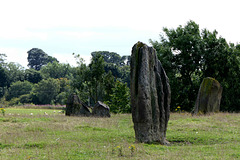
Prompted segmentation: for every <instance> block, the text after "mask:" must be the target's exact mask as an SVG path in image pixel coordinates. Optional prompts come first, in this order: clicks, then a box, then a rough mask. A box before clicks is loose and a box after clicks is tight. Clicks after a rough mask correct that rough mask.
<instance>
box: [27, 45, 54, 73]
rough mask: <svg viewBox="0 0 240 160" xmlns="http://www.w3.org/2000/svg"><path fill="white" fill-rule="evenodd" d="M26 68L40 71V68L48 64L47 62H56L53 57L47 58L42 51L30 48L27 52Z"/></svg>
mask: <svg viewBox="0 0 240 160" xmlns="http://www.w3.org/2000/svg"><path fill="white" fill-rule="evenodd" d="M27 53H28V57H27V59H28V66H29V67H30V68H33V69H35V70H37V71H39V70H40V69H41V67H42V66H44V65H46V64H48V63H49V62H50V63H52V62H54V61H57V62H58V60H57V59H56V58H54V57H51V56H48V55H47V54H46V53H45V52H44V51H43V50H41V49H38V48H32V49H31V50H29V51H28V52H27Z"/></svg>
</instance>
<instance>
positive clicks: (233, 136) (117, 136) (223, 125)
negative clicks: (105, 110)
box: [0, 108, 240, 160]
mask: <svg viewBox="0 0 240 160" xmlns="http://www.w3.org/2000/svg"><path fill="white" fill-rule="evenodd" d="M59 111H60V112H59ZM167 139H168V140H169V141H170V142H171V146H162V145H159V144H143V143H135V137H134V130H133V123H132V119H131V115H130V114H116V115H112V117H111V118H87V117H66V116H65V115H64V114H63V113H62V112H61V110H54V109H23V108H20V109H19V108H7V109H6V113H5V116H3V115H2V114H1V113H0V160H8V159H11V160H12V159H13V160H28V159H31V160H33V159H36V160H38V159H40V160H46V159H50V160H56V159H62V160H65V159H73V160H75V159H141V160H142V159H149V160H150V159H240V114H234V113H218V114H214V115H211V116H196V117H192V116H191V115H190V114H188V113H181V114H179V113H172V114H171V117H170V121H169V125H168V130H167Z"/></svg>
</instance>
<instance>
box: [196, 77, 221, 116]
mask: <svg viewBox="0 0 240 160" xmlns="http://www.w3.org/2000/svg"><path fill="white" fill-rule="evenodd" d="M221 98H222V87H221V84H220V83H219V82H218V81H217V80H216V79H214V78H210V77H207V78H204V79H203V81H202V83H201V85H200V88H199V91H198V96H197V100H196V102H195V107H194V110H193V114H198V113H203V114H206V113H211V112H219V110H220V102H221Z"/></svg>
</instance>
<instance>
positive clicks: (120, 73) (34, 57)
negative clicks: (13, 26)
mask: <svg viewBox="0 0 240 160" xmlns="http://www.w3.org/2000/svg"><path fill="white" fill-rule="evenodd" d="M150 43H151V44H152V46H153V47H154V48H155V49H156V51H157V56H158V58H159V60H160V61H161V63H162V65H163V67H164V69H165V71H166V73H167V75H168V77H169V81H170V85H171V93H172V100H171V110H172V111H174V110H175V109H176V108H177V107H178V106H180V107H181V110H185V111H191V110H192V109H193V107H194V103H195V100H196V97H197V93H198V89H199V86H200V84H201V82H202V80H203V78H205V77H213V78H215V79H216V80H218V81H219V82H220V83H221V85H222V87H223V93H222V101H221V108H220V109H221V110H222V111H240V98H239V97H240V83H239V81H240V76H239V75H240V44H236V45H235V44H233V43H228V42H227V41H226V40H225V39H224V38H223V37H221V36H218V32H217V31H216V30H214V31H212V32H211V31H209V30H207V29H202V30H200V28H199V25H198V24H196V23H195V22H194V21H189V22H187V23H186V25H185V26H181V25H180V26H179V27H177V28H176V29H169V28H163V33H161V34H160V41H153V40H151V39H150ZM73 56H74V57H75V59H76V61H77V64H78V65H77V66H76V67H73V66H71V65H69V64H63V63H59V62H58V60H57V59H56V58H54V57H51V56H49V55H47V54H46V53H45V52H44V51H43V50H41V49H38V48H33V49H31V50H29V51H28V66H29V69H24V68H23V67H22V66H21V65H19V64H17V63H12V62H10V63H6V62H5V58H6V55H5V54H0V98H1V103H2V104H8V105H17V104H24V103H34V104H65V103H66V99H67V97H68V95H69V94H71V93H76V94H78V95H79V97H80V99H81V100H82V101H84V102H85V103H86V104H88V105H93V104H94V103H96V102H97V101H99V100H100V101H103V102H105V103H107V104H108V105H109V106H110V108H111V111H113V112H115V113H118V112H123V113H125V112H130V111H131V109H130V103H129V99H130V93H129V87H130V56H120V55H119V54H117V53H114V52H108V51H98V52H92V53H91V56H92V58H91V62H90V64H89V65H87V64H85V62H84V60H83V59H82V58H81V57H80V56H79V55H77V54H73Z"/></svg>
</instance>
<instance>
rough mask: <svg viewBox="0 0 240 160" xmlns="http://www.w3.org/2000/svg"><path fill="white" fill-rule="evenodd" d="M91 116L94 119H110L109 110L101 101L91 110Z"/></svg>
mask: <svg viewBox="0 0 240 160" xmlns="http://www.w3.org/2000/svg"><path fill="white" fill-rule="evenodd" d="M92 115H93V116H94V117H110V108H109V107H108V106H107V105H106V104H104V103H102V102H101V101H98V102H97V103H96V104H95V105H94V107H93V109H92Z"/></svg>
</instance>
